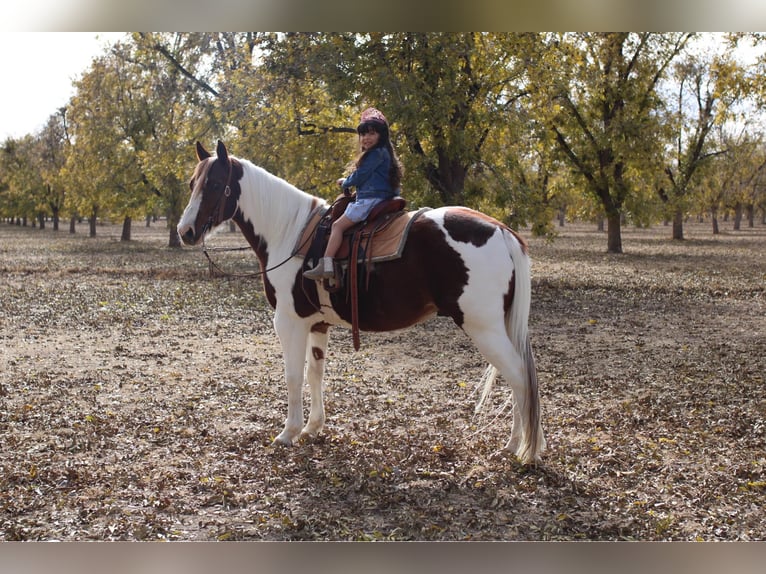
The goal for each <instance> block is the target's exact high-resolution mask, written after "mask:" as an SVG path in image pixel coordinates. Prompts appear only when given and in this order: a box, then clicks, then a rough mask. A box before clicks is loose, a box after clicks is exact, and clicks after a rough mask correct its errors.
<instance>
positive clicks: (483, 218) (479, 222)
mask: <svg viewBox="0 0 766 574" xmlns="http://www.w3.org/2000/svg"><path fill="white" fill-rule="evenodd" d="M502 226H503V224H502V223H500V222H499V221H497V220H496V219H493V218H491V217H489V216H487V215H483V214H481V213H479V212H477V211H473V210H471V209H467V208H465V207H455V208H451V209H450V210H449V211H447V212H446V213H445V214H444V228H445V229H446V230H447V233H449V235H450V237H451V238H452V239H454V240H455V241H460V242H461V243H471V244H473V245H475V246H476V247H481V246H482V245H484V244H486V243H487V241H489V238H490V237H492V236H493V235H494V234H495V231H497V228H498V227H502Z"/></svg>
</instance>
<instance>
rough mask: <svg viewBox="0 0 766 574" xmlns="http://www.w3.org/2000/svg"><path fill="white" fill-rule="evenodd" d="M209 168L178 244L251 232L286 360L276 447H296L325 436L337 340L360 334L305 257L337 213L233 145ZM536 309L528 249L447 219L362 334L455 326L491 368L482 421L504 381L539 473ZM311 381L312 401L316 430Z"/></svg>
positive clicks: (375, 295) (384, 277)
mask: <svg viewBox="0 0 766 574" xmlns="http://www.w3.org/2000/svg"><path fill="white" fill-rule="evenodd" d="M197 159H198V160H199V163H198V164H197V166H196V168H195V170H194V174H193V175H192V177H191V180H190V182H189V187H190V189H191V197H190V199H189V203H188V205H187V206H186V209H185V211H184V213H183V215H182V217H181V221H180V222H179V224H178V234H179V235H180V237H181V239H182V241H183V242H184V243H185V244H187V245H195V244H198V243H199V242H201V241H202V240H203V239H204V237H205V235H206V234H207V233H209V232H210V231H211V230H212V229H214V228H215V227H217V226H219V225H221V224H222V223H224V222H227V221H229V220H233V221H234V222H235V223H236V224H237V225H238V226H239V228H240V230H241V231H242V234H243V235H244V237H245V239H246V240H247V242H248V243H249V244H250V246H251V247H252V248H253V250H254V251H255V254H256V255H257V257H258V259H259V262H260V265H261V269H262V270H263V271H262V273H263V284H264V287H265V291H266V297H267V299H268V301H269V303H270V304H271V306H272V307H273V308H274V309H275V313H274V327H275V330H276V333H277V335H278V337H279V340H280V343H281V346H282V351H283V355H284V363H285V378H286V383H287V418H286V420H285V426H284V429H283V430H282V432H281V433H280V434H279V436H277V437H276V439H274V442H275V443H276V444H282V445H291V444H293V443H294V442H295V441H297V440H298V439H299V438H300V437H301V436H304V435H309V436H315V435H317V434H318V433H319V432H320V431H321V430H322V428H323V427H324V423H325V411H324V397H323V383H322V379H323V376H324V367H325V354H326V349H327V342H328V338H329V330H330V327H331V326H334V325H343V326H346V327H348V326H349V325H350V318H351V310H350V306H349V303H348V302H347V301H346V298H345V297H335V298H332V299H331V298H330V296H329V294H328V293H327V291H326V290H325V289H324V287H323V285H322V284H321V283H320V282H317V281H312V280H309V279H306V278H304V277H303V274H302V267H303V265H302V264H303V258H301V257H298V256H296V255H295V252H296V249H297V247H296V246H297V244H298V242H299V238H300V237H301V236H302V233H303V231H304V228H305V227H306V225H307V222H308V221H309V218H310V216H311V215H312V214H314V213H316V210H317V209H318V208H319V209H326V208H328V205H327V202H325V201H324V200H323V199H320V198H318V197H314V196H312V195H309V194H307V193H305V192H303V191H301V190H299V189H297V188H296V187H294V186H293V185H291V184H289V183H288V182H286V181H284V180H282V179H280V178H278V177H276V176H275V175H272V174H271V173H269V172H267V171H266V170H264V169H262V168H260V167H258V166H256V165H254V164H253V163H251V162H250V161H247V160H245V159H241V158H237V157H234V156H232V155H229V153H228V151H227V149H226V146H225V145H224V144H223V142H221V141H219V142H218V145H217V148H216V155H215V156H213V155H211V154H210V153H209V152H208V151H207V150H205V148H204V147H203V146H202V145H201V144H200V143H199V142H197ZM530 299H531V281H530V262H529V256H528V253H527V245H526V243H525V242H524V241H523V240H522V239H521V238H520V237H519V236H518V235H516V234H515V233H514V232H513V231H511V230H510V229H509V228H508V227H506V226H505V225H503V224H501V223H500V222H498V221H496V220H495V219H492V218H491V217H488V216H486V215H484V214H481V213H479V212H476V211H473V210H471V209H467V208H465V207H442V208H438V209H432V210H429V211H426V212H425V213H424V214H423V215H421V216H420V217H419V218H417V219H416V220H415V221H414V222H413V223H412V225H411V228H410V231H409V235H408V238H407V242H406V244H405V246H404V248H403V250H402V253H401V257H400V258H398V259H394V260H391V261H386V262H383V263H376V264H375V266H374V268H372V269H371V271H370V277H369V285H368V287H367V289H360V292H359V302H358V321H359V327H360V329H361V330H362V331H391V330H396V329H403V328H406V327H410V326H412V325H415V324H417V323H420V322H422V321H425V320H426V319H428V318H430V317H433V316H435V315H437V314H439V315H446V316H449V317H451V318H452V319H453V320H454V322H455V323H456V324H457V325H458V327H460V328H461V329H463V331H465V333H467V334H468V336H469V337H470V338H471V339H472V340H473V342H474V344H475V345H476V347H477V348H478V350H479V352H481V354H482V355H483V356H484V358H485V359H486V360H487V361H488V362H489V366H488V367H487V369H486V371H485V373H484V375H483V378H482V381H481V384H482V389H483V390H482V393H481V396H480V399H479V401H478V404H477V410H478V409H479V407H480V406H481V404H482V403H483V402H484V401H485V399H486V397H487V396H488V394H489V392H490V390H491V388H492V385H493V383H494V380H495V378H496V375H497V373H498V371H499V372H500V374H502V376H503V377H504V378H505V379H506V380H507V381H508V382H509V383H510V385H511V393H512V396H511V397H509V399H508V400H509V401H510V402H512V405H513V407H512V408H513V426H512V430H511V436H510V438H509V439H508V442H507V443H506V445H505V449H506V450H509V451H511V452H512V453H513V454H515V455H516V456H518V458H519V459H520V460H521V461H522V462H523V463H534V462H537V461H538V460H539V459H540V453H541V452H542V450H543V449H544V448H545V439H544V438H543V431H542V426H541V422H540V403H539V393H538V386H537V372H536V368H535V361H534V357H533V355H532V347H531V344H530V338H529V331H528V326H527V323H528V319H529V309H530ZM307 364H308V368H306V365H307ZM304 373H305V378H306V379H307V380H308V386H309V389H310V394H311V408H310V411H309V417H308V421H307V423H306V425H305V426H304V424H303V423H304V420H303V397H302V391H303V384H304Z"/></svg>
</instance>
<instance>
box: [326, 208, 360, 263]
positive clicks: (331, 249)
mask: <svg viewBox="0 0 766 574" xmlns="http://www.w3.org/2000/svg"><path fill="white" fill-rule="evenodd" d="M352 225H354V222H353V221H351V220H350V219H349V218H348V217H346V216H345V215H341V216H340V217H339V218H338V219H336V220H335V222H334V223H333V224H332V229H331V230H330V239H329V241H328V242H327V247H326V248H325V250H324V256H325V257H335V254H336V253H337V252H338V249H339V248H340V244H341V242H342V241H343V234H344V233H345V232H346V230H347V229H348V228H350V227H351V226H352Z"/></svg>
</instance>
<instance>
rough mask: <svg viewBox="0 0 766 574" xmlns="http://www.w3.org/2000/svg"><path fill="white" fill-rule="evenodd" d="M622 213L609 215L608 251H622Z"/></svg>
mask: <svg viewBox="0 0 766 574" xmlns="http://www.w3.org/2000/svg"><path fill="white" fill-rule="evenodd" d="M621 225H622V215H621V214H620V213H611V214H609V215H608V216H607V240H606V241H607V248H606V250H607V252H608V253H622V228H621Z"/></svg>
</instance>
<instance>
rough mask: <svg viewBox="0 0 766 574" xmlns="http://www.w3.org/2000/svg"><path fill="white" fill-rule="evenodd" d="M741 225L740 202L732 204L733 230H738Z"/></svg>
mask: <svg viewBox="0 0 766 574" xmlns="http://www.w3.org/2000/svg"><path fill="white" fill-rule="evenodd" d="M741 225H742V204H741V203H737V205H735V206H734V231H739V228H740V227H741Z"/></svg>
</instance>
